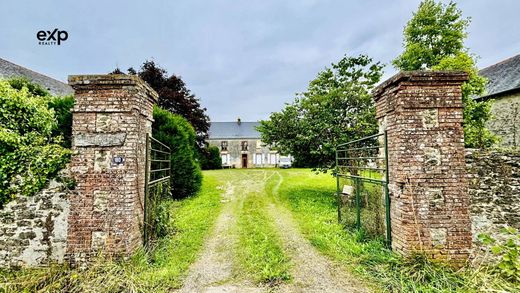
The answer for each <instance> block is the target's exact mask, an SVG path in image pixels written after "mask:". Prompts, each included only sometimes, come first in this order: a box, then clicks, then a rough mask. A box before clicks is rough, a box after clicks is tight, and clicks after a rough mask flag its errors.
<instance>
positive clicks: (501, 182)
mask: <svg viewBox="0 0 520 293" xmlns="http://www.w3.org/2000/svg"><path fill="white" fill-rule="evenodd" d="M466 170H467V176H468V179H469V195H470V200H471V221H472V232H473V241H474V243H475V244H478V241H476V240H477V237H478V234H480V233H488V234H491V235H494V236H497V234H498V232H499V231H500V229H501V228H502V227H505V226H510V227H514V228H516V229H519V230H520V149H517V150H475V149H467V150H466Z"/></svg>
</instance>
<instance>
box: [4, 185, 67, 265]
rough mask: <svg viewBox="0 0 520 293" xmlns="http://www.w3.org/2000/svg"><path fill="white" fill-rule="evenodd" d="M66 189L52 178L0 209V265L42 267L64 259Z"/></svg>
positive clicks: (65, 242) (65, 243)
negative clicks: (45, 183)
mask: <svg viewBox="0 0 520 293" xmlns="http://www.w3.org/2000/svg"><path fill="white" fill-rule="evenodd" d="M69 196H70V192H69V191H68V190H67V189H66V188H65V186H64V185H63V184H61V183H58V182H56V181H55V180H52V181H51V182H50V183H49V185H48V187H47V188H45V189H44V190H42V191H40V192H38V193H37V194H35V195H34V196H30V197H26V196H20V197H18V198H16V199H14V200H13V201H11V202H9V203H8V204H7V205H6V206H5V207H4V208H3V209H2V210H0V267H4V268H5V267H32V266H44V265H48V264H50V263H53V262H57V263H61V262H63V260H64V255H65V249H66V245H67V226H68V225H67V217H68V215H69Z"/></svg>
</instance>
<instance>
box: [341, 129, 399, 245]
mask: <svg viewBox="0 0 520 293" xmlns="http://www.w3.org/2000/svg"><path fill="white" fill-rule="evenodd" d="M380 137H382V138H383V142H382V143H383V145H382V146H381V145H379V144H380V143H381V140H380V139H379V138H380ZM375 138H378V140H373V139H375ZM372 140H373V141H372ZM364 142H366V143H367V144H372V145H367V146H364V147H357V146H356V145H355V144H359V143H364ZM373 144H378V145H376V146H374V145H373ZM349 146H353V147H350V148H349ZM381 149H384V156H381ZM369 150H379V151H378V153H379V155H378V156H370V155H371V154H372V152H370V151H369ZM351 151H367V152H368V153H367V154H368V156H359V157H355V156H354V157H353V156H349V154H348V153H349V152H351ZM341 152H343V153H342V155H343V156H340V155H339V154H340V153H341ZM356 153H357V152H356ZM367 159H370V160H375V161H376V162H379V164H384V168H377V167H363V166H352V165H341V164H340V162H341V161H346V160H350V161H351V162H357V163H353V164H356V165H357V164H363V163H368V162H366V160H367ZM373 163H375V162H373ZM349 170H361V172H364V171H363V170H367V171H366V172H371V173H369V174H374V173H376V174H381V173H382V172H384V173H385V174H384V177H383V176H382V179H376V178H372V177H367V176H364V175H363V173H361V174H356V175H353V174H352V173H351V172H349ZM335 173H336V188H337V203H338V221H339V222H340V223H341V222H342V215H341V205H342V200H341V194H342V190H341V189H340V178H345V179H350V180H351V184H352V185H353V187H354V188H355V189H354V192H355V198H354V200H355V206H356V227H357V229H361V224H362V219H361V198H360V192H361V183H362V182H367V183H372V184H377V185H380V186H382V187H383V189H384V198H385V199H384V203H385V204H384V205H385V209H384V211H385V222H386V233H385V234H386V235H385V236H386V237H385V238H386V244H387V246H388V247H390V248H391V240H392V239H391V223H390V221H391V219H390V197H389V191H388V182H389V175H388V138H387V132H386V131H385V132H383V133H378V134H374V135H370V136H367V137H364V138H361V139H356V140H353V141H350V142H347V143H342V144H339V145H338V146H337V147H336V168H335ZM381 175H383V174H381ZM367 207H368V206H367Z"/></svg>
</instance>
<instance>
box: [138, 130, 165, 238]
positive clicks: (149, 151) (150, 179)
mask: <svg viewBox="0 0 520 293" xmlns="http://www.w3.org/2000/svg"><path fill="white" fill-rule="evenodd" d="M153 144H155V147H154V146H153ZM170 156H171V149H170V147H168V146H167V145H165V144H164V143H162V142H160V141H159V140H157V139H155V138H154V137H152V136H150V135H149V134H147V135H146V168H145V197H144V229H143V243H144V245H145V247H146V246H148V245H149V243H150V241H151V240H152V238H153V237H154V232H155V227H154V225H155V223H154V219H153V217H154V214H153V213H154V209H155V207H156V204H157V200H158V198H157V197H158V195H157V193H158V192H164V189H163V188H167V189H166V191H169V190H170V184H169V182H170V178H171V177H170V171H171V160H170ZM152 163H156V164H152ZM165 165H167V166H168V167H165ZM154 168H156V169H154ZM157 177H159V178H157ZM151 188H154V189H155V190H156V192H150V189H151ZM157 190H158V192H157ZM159 196H160V195H159Z"/></svg>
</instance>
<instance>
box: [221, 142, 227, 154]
mask: <svg viewBox="0 0 520 293" xmlns="http://www.w3.org/2000/svg"><path fill="white" fill-rule="evenodd" d="M227 146H228V144H227V141H222V142H220V150H221V151H224V152H226V151H227Z"/></svg>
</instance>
